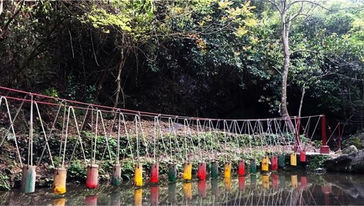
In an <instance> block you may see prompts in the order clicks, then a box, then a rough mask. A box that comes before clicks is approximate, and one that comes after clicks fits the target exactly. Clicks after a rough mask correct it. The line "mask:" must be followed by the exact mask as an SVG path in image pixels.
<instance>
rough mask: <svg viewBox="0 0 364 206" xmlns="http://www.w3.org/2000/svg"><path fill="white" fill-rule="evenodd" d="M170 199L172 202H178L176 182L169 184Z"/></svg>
mask: <svg viewBox="0 0 364 206" xmlns="http://www.w3.org/2000/svg"><path fill="white" fill-rule="evenodd" d="M168 201H169V203H170V204H175V203H176V183H170V184H169V185H168Z"/></svg>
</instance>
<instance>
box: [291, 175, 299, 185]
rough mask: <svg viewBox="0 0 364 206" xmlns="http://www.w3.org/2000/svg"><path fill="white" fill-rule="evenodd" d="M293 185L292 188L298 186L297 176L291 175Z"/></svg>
mask: <svg viewBox="0 0 364 206" xmlns="http://www.w3.org/2000/svg"><path fill="white" fill-rule="evenodd" d="M291 185H292V187H297V186H298V180H297V175H291Z"/></svg>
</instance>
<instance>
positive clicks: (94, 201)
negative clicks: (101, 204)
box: [85, 195, 98, 206]
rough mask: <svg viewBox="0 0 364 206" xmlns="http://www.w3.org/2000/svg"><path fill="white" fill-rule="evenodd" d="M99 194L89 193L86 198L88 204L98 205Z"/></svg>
mask: <svg viewBox="0 0 364 206" xmlns="http://www.w3.org/2000/svg"><path fill="white" fill-rule="evenodd" d="M97 198H98V197H97V195H89V196H86V198H85V205H86V206H97Z"/></svg>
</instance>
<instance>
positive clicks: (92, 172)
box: [86, 164, 99, 189]
mask: <svg viewBox="0 0 364 206" xmlns="http://www.w3.org/2000/svg"><path fill="white" fill-rule="evenodd" d="M98 185H99V166H98V165H96V164H91V165H88V166H87V179H86V187H87V188H89V189H95V188H97V187H98Z"/></svg>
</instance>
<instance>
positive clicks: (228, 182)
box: [224, 177, 231, 192]
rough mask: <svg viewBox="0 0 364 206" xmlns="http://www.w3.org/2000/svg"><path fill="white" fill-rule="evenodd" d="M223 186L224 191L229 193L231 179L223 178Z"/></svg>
mask: <svg viewBox="0 0 364 206" xmlns="http://www.w3.org/2000/svg"><path fill="white" fill-rule="evenodd" d="M224 185H225V190H226V191H227V192H230V191H231V178H226V177H225V178H224Z"/></svg>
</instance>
